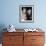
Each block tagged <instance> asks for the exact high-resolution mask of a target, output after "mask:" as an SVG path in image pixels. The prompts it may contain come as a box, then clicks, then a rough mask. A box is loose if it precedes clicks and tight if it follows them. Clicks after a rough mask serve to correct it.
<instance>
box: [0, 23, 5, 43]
mask: <svg viewBox="0 0 46 46" xmlns="http://www.w3.org/2000/svg"><path fill="white" fill-rule="evenodd" d="M4 28H6V27H5V25H4V24H0V43H2V36H3V32H5V31H6V30H4Z"/></svg>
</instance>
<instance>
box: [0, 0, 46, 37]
mask: <svg viewBox="0 0 46 46" xmlns="http://www.w3.org/2000/svg"><path fill="white" fill-rule="evenodd" d="M45 4H46V0H0V34H1V32H2V29H3V28H5V27H7V26H8V25H9V24H13V25H14V26H15V28H19V29H24V28H37V27H39V28H41V29H43V31H44V32H46V5H45ZM19 5H34V22H33V23H20V22H19ZM0 36H1V35H0ZM0 38H1V37H0Z"/></svg>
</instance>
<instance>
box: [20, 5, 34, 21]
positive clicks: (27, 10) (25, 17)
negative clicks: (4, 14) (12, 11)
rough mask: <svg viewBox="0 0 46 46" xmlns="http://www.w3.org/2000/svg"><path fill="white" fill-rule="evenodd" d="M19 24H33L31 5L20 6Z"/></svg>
mask: <svg viewBox="0 0 46 46" xmlns="http://www.w3.org/2000/svg"><path fill="white" fill-rule="evenodd" d="M19 8H20V11H19V12H20V13H19V14H20V22H33V19H34V18H33V16H34V13H33V12H34V8H33V5H20V7H19Z"/></svg>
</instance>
